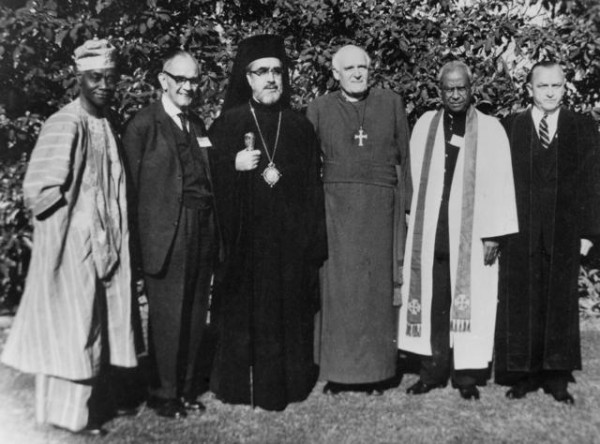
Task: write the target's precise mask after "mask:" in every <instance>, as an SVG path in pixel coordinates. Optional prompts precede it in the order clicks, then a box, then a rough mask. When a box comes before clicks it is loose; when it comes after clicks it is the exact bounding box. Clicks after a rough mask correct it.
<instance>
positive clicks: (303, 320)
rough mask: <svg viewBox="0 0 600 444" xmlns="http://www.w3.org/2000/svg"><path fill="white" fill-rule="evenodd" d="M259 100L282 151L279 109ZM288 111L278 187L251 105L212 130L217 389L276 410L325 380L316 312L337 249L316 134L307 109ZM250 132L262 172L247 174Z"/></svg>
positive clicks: (263, 122)
mask: <svg viewBox="0 0 600 444" xmlns="http://www.w3.org/2000/svg"><path fill="white" fill-rule="evenodd" d="M253 106H254V108H255V109H256V114H257V118H258V121H259V124H260V128H261V130H262V133H263V135H264V137H265V140H266V143H267V147H268V149H269V153H270V154H272V150H273V146H274V143H275V138H276V137H275V136H276V132H277V120H278V112H279V108H278V107H277V106H273V107H265V106H261V105H259V104H256V103H254V104H253ZM282 112H283V114H282V122H281V131H280V136H279V144H278V147H277V151H276V152H275V156H274V163H275V165H276V167H277V169H279V171H280V172H281V173H282V177H281V178H280V180H279V182H278V183H276V184H275V185H274V186H273V187H270V186H269V185H268V184H267V183H266V182H265V181H264V179H263V177H262V176H261V174H262V172H263V170H264V169H265V167H266V166H267V164H268V157H267V155H266V154H265V151H264V148H263V146H262V143H261V138H260V136H259V132H258V130H257V128H256V125H255V123H254V120H253V118H252V115H251V113H250V108H249V105H248V104H244V105H242V106H239V107H236V108H233V109H231V110H228V111H226V112H225V113H224V114H223V115H222V116H221V117H220V118H219V119H218V120H217V121H216V122H215V123H214V125H213V127H212V128H211V136H210V137H211V141H212V143H213V145H214V146H215V162H214V168H215V170H214V175H213V176H214V178H215V187H214V191H215V197H216V205H217V211H218V213H219V216H220V217H222V230H223V237H224V243H225V249H226V258H225V262H224V264H223V268H222V269H221V270H220V271H219V272H218V274H217V281H216V284H215V294H214V297H215V304H216V307H214V308H215V309H214V315H215V316H216V322H217V324H218V330H219V344H218V350H217V355H216V358H215V363H214V368H213V373H212V376H211V389H212V391H213V392H214V393H215V394H216V396H217V398H218V399H220V400H222V401H224V402H229V403H234V404H250V403H251V402H252V401H253V402H254V404H255V405H257V406H260V407H262V408H265V409H269V410H282V409H284V408H285V407H286V405H287V404H289V403H290V402H295V401H301V400H304V399H305V398H306V397H307V396H308V395H309V394H310V392H311V390H312V388H313V387H314V384H315V382H316V377H317V370H318V369H317V367H316V365H315V364H314V363H313V342H312V341H313V316H314V314H315V312H316V310H317V308H318V268H319V266H320V265H321V263H322V262H323V260H324V259H325V257H326V255H327V243H326V235H325V220H324V206H323V190H322V185H321V181H320V178H319V170H320V166H319V158H318V152H317V140H316V137H315V133H314V130H313V129H312V126H311V125H310V123H309V122H308V120H306V118H305V117H303V116H302V115H300V114H298V113H295V112H294V111H292V110H290V109H283V111H282ZM248 132H252V133H254V134H255V140H256V144H255V147H256V149H260V150H261V151H262V154H261V158H260V162H259V164H258V167H257V168H256V169H254V170H253V171H251V172H238V171H236V170H235V167H234V160H235V156H236V154H237V152H238V151H240V150H242V149H243V148H244V135H245V134H246V133H248ZM251 365H252V366H253V375H252V379H253V381H252V382H253V400H252V394H251V383H250V382H251V381H250V366H251Z"/></svg>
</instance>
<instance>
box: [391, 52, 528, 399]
mask: <svg viewBox="0 0 600 444" xmlns="http://www.w3.org/2000/svg"><path fill="white" fill-rule="evenodd" d="M439 81H440V89H441V94H442V103H443V105H444V106H443V109H442V110H439V111H430V112H427V113H425V114H424V115H423V116H422V117H421V118H420V119H419V120H418V121H417V123H416V125H415V128H414V130H413V134H412V137H411V141H410V150H411V151H410V157H411V159H410V160H411V169H412V178H413V188H414V194H413V200H412V206H411V211H410V221H409V229H408V240H407V246H406V257H405V267H404V283H403V286H402V306H401V309H400V329H399V335H398V346H399V348H400V349H402V350H405V351H408V352H412V353H416V354H418V355H421V356H420V362H421V368H420V372H419V380H418V381H417V382H416V383H414V384H413V385H411V386H410V387H409V388H408V390H407V393H409V394H411V395H421V394H425V393H428V392H429V391H431V390H433V389H436V388H441V387H445V386H446V384H447V382H448V379H449V378H451V379H452V384H453V386H454V387H457V388H458V390H459V392H460V395H461V397H463V398H464V399H479V396H480V394H479V390H478V388H477V385H482V384H485V381H486V373H487V372H486V370H487V368H488V366H489V363H490V362H491V360H492V351H493V344H494V322H495V315H496V304H497V302H496V296H497V286H498V264H497V257H498V245H499V237H501V236H504V235H507V234H510V233H515V232H516V231H517V230H518V225H517V214H516V205H515V192H514V185H513V178H512V166H511V159H510V150H509V146H508V140H507V138H506V134H505V132H504V130H503V128H502V126H501V125H500V123H499V122H498V121H497V120H496V119H494V118H492V117H489V116H486V115H485V114H483V113H481V112H479V111H477V110H476V109H475V107H473V106H472V105H471V97H472V96H471V94H472V92H471V87H472V75H471V70H470V69H469V68H468V67H467V66H466V65H465V64H464V63H462V62H459V61H453V62H449V63H447V64H445V65H444V66H443V67H442V69H441V71H440V75H439Z"/></svg>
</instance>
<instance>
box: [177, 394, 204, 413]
mask: <svg viewBox="0 0 600 444" xmlns="http://www.w3.org/2000/svg"><path fill="white" fill-rule="evenodd" d="M181 404H182V405H183V408H184V409H186V410H187V411H188V412H190V411H191V412H203V411H205V410H206V406H205V405H204V404H202V403H201V402H200V401H198V399H197V398H186V397H185V396H184V397H183V398H181Z"/></svg>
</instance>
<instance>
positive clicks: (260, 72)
mask: <svg viewBox="0 0 600 444" xmlns="http://www.w3.org/2000/svg"><path fill="white" fill-rule="evenodd" d="M248 72H249V73H251V74H254V75H255V76H257V77H264V76H266V75H267V74H273V76H276V77H279V76H281V74H282V73H283V69H281V67H276V68H258V69H256V70H254V71H251V70H248Z"/></svg>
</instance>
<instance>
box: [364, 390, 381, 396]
mask: <svg viewBox="0 0 600 444" xmlns="http://www.w3.org/2000/svg"><path fill="white" fill-rule="evenodd" d="M367 395H369V396H383V390H381V389H371V390H368V391H367Z"/></svg>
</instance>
